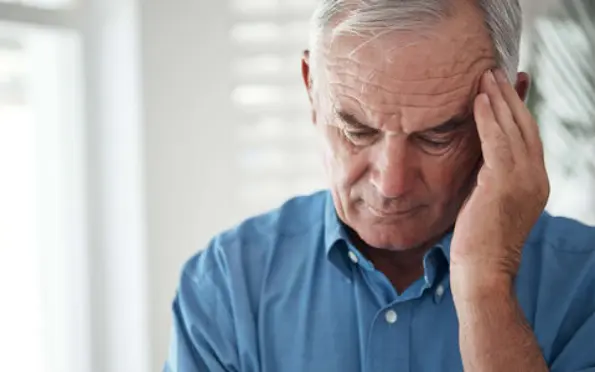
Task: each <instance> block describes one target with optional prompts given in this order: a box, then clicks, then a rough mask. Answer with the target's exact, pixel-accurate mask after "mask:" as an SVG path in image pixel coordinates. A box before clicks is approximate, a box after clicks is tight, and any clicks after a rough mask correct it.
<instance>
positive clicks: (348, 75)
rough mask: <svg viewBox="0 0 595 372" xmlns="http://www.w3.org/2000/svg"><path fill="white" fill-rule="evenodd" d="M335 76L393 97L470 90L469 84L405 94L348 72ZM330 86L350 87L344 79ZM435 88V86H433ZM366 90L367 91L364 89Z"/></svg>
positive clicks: (438, 94)
mask: <svg viewBox="0 0 595 372" xmlns="http://www.w3.org/2000/svg"><path fill="white" fill-rule="evenodd" d="M333 75H337V76H339V77H340V76H347V77H351V78H353V79H354V80H355V82H359V83H361V84H362V86H364V87H366V86H368V87H370V88H374V89H375V90H379V91H383V92H385V93H390V94H393V95H401V96H403V95H410V96H440V95H444V94H451V93H453V92H457V91H459V90H463V89H467V88H468V84H464V85H460V86H457V87H455V88H453V89H449V90H444V91H439V92H404V91H403V90H392V89H389V88H386V87H384V86H382V85H380V84H376V83H372V82H370V81H366V80H363V79H361V78H360V77H359V75H358V74H354V73H348V72H335V73H333ZM329 84H332V85H337V86H340V87H348V85H347V84H346V83H344V82H343V80H342V79H339V80H331V79H329ZM440 86H444V84H440ZM432 87H433V86H432ZM363 90H365V89H363Z"/></svg>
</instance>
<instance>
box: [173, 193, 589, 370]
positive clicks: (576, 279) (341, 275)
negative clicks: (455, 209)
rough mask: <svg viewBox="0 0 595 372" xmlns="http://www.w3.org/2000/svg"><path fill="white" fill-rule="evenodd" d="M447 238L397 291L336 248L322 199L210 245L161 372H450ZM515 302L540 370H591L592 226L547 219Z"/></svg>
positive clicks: (335, 226) (453, 362) (457, 360)
mask: <svg viewBox="0 0 595 372" xmlns="http://www.w3.org/2000/svg"><path fill="white" fill-rule="evenodd" d="M450 239H451V236H450V235H447V236H445V237H444V238H443V239H442V241H441V242H440V243H439V244H437V245H436V246H435V247H434V248H433V249H431V250H429V251H428V253H427V254H426V255H425V258H424V269H425V275H424V277H422V278H419V280H417V281H416V282H415V283H414V284H413V285H411V286H410V287H409V288H408V289H407V290H406V291H404V292H403V293H401V294H398V293H397V292H396V291H395V290H394V288H393V286H392V285H391V283H390V282H389V281H388V279H387V278H386V277H385V276H384V275H383V274H382V273H381V272H380V271H378V270H376V269H375V268H374V265H373V264H372V263H371V262H370V261H369V260H367V259H366V258H365V257H364V256H363V255H362V254H361V253H360V252H359V251H358V250H357V249H356V248H355V247H354V246H353V245H352V244H351V243H350V241H349V239H348V236H347V234H346V231H345V229H344V227H343V226H342V224H341V223H340V221H339V219H338V217H337V214H336V212H335V208H334V205H333V202H332V198H331V197H330V193H328V192H326V191H325V192H319V193H317V194H314V195H311V196H305V197H299V198H295V199H292V200H290V201H289V202H287V203H286V204H284V205H283V206H282V207H281V208H279V209H277V210H275V211H273V212H270V213H268V214H264V215H261V216H258V217H255V218H252V219H249V220H247V221H245V222H244V223H242V224H240V225H239V226H238V227H236V228H234V229H232V230H230V231H227V232H225V233H223V234H221V235H219V236H217V237H216V238H214V239H213V240H212V241H211V243H210V245H209V246H208V247H207V249H206V250H204V251H202V252H200V253H198V254H197V255H196V256H194V257H193V258H192V259H190V260H189V261H188V262H187V264H186V265H185V266H184V268H183V272H182V276H181V280H180V284H179V289H178V292H177V295H176V298H175V301H174V303H173V317H174V327H173V332H172V342H171V346H170V351H169V358H168V361H167V362H166V365H165V368H164V370H165V371H171V372H194V371H210V372H219V371H242V372H257V371H258V372H260V371H263V372H285V371H287V372H289V371H295V372H306V371H307V372H332V371H337V372H351V371H353V372H356V371H375V372H381V371H387V372H388V371H391V372H395V371H413V372H417V371H428V372H429V371H432V372H436V371H462V362H461V355H460V352H459V342H458V321H457V314H456V311H455V307H454V303H453V299H452V295H451V292H450V290H449V270H448V268H449V250H450ZM516 295H517V297H518V300H519V302H520V305H521V307H522V309H523V311H524V314H525V316H526V318H527V321H528V323H529V324H530V325H531V327H532V328H533V330H534V333H535V336H536V338H537V340H538V342H539V345H540V346H541V349H542V351H543V355H544V357H545V360H546V361H547V364H548V365H549V366H550V367H551V370H552V371H564V372H574V371H576V372H578V371H595V229H594V228H591V227H587V226H584V225H582V224H580V223H578V222H575V221H572V220H569V219H564V218H555V217H552V216H550V215H548V214H546V213H544V214H543V216H542V217H541V218H540V220H539V222H538V223H537V224H536V226H535V228H534V229H533V231H532V233H531V235H530V237H529V238H528V240H527V243H526V245H525V248H524V251H523V259H522V263H521V269H520V272H519V274H518V277H517V280H516Z"/></svg>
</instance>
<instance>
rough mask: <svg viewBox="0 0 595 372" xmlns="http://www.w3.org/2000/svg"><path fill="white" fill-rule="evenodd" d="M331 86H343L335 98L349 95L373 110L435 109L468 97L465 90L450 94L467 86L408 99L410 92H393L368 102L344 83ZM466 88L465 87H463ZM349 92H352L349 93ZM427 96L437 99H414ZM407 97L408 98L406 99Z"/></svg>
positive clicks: (365, 108) (364, 107) (363, 106)
mask: <svg viewBox="0 0 595 372" xmlns="http://www.w3.org/2000/svg"><path fill="white" fill-rule="evenodd" d="M333 86H335V87H340V88H343V89H342V91H341V93H338V94H337V96H339V97H337V98H339V99H340V98H341V97H343V98H344V97H350V98H351V99H353V100H355V101H357V102H358V103H359V104H360V105H361V106H362V109H363V110H366V111H367V110H371V111H374V109H373V107H384V106H403V107H413V108H429V109H432V108H433V109H435V108H436V106H447V105H450V104H451V103H456V102H458V101H460V100H461V99H462V97H468V96H469V93H468V92H465V93H464V94H452V93H456V92H460V91H463V90H466V91H468V90H469V87H462V88H461V89H456V90H455V91H452V92H449V93H450V94H449V95H447V94H440V95H434V96H432V95H427V94H425V95H424V94H419V95H414V99H410V98H411V96H412V95H410V94H406V93H402V94H394V93H390V94H389V96H390V97H388V99H384V100H383V102H378V103H373V104H372V103H368V102H366V101H365V96H366V95H365V94H362V95H361V98H359V97H358V94H353V92H357V90H356V89H355V88H353V87H351V86H349V85H347V84H345V83H340V82H336V83H333ZM472 87H473V85H472V86H471V89H470V90H473V88H472ZM465 88H467V89H465ZM350 92H351V93H352V94H350ZM383 97H384V98H386V96H384V95H383ZM428 97H434V100H430V101H432V102H433V101H437V102H435V103H434V104H430V103H427V104H423V103H416V101H422V102H427V101H428V99H426V98H428ZM438 97H444V99H442V100H438V99H437V98H438ZM408 98H409V99H408ZM386 101H390V102H386Z"/></svg>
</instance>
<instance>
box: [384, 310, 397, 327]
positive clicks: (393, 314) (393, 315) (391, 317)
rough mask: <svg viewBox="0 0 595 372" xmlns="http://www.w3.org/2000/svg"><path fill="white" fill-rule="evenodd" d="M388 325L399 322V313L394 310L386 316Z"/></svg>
mask: <svg viewBox="0 0 595 372" xmlns="http://www.w3.org/2000/svg"><path fill="white" fill-rule="evenodd" d="M384 316H385V318H386V322H387V323H388V324H394V323H395V322H396V321H397V318H398V317H397V313H396V312H395V311H394V310H389V311H387V312H386V314H385V315H384Z"/></svg>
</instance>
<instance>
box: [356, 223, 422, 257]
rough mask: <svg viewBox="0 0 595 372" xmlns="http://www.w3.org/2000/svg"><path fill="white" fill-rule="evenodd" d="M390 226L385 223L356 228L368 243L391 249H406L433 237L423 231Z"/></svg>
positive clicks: (374, 246) (379, 247) (361, 237)
mask: <svg viewBox="0 0 595 372" xmlns="http://www.w3.org/2000/svg"><path fill="white" fill-rule="evenodd" d="M389 228H390V227H389V226H387V225H384V226H381V227H379V228H377V227H372V228H369V227H363V228H361V229H354V230H355V231H356V233H357V234H358V236H359V237H360V239H361V240H363V241H364V242H365V243H366V244H367V245H369V246H371V247H373V248H378V249H386V250H391V251H406V250H409V249H412V248H415V247H418V246H420V245H422V244H423V243H425V242H426V241H428V240H430V239H431V238H430V237H429V236H425V235H426V234H424V233H422V232H419V233H416V232H415V231H411V230H409V231H401V230H396V229H393V230H389Z"/></svg>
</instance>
